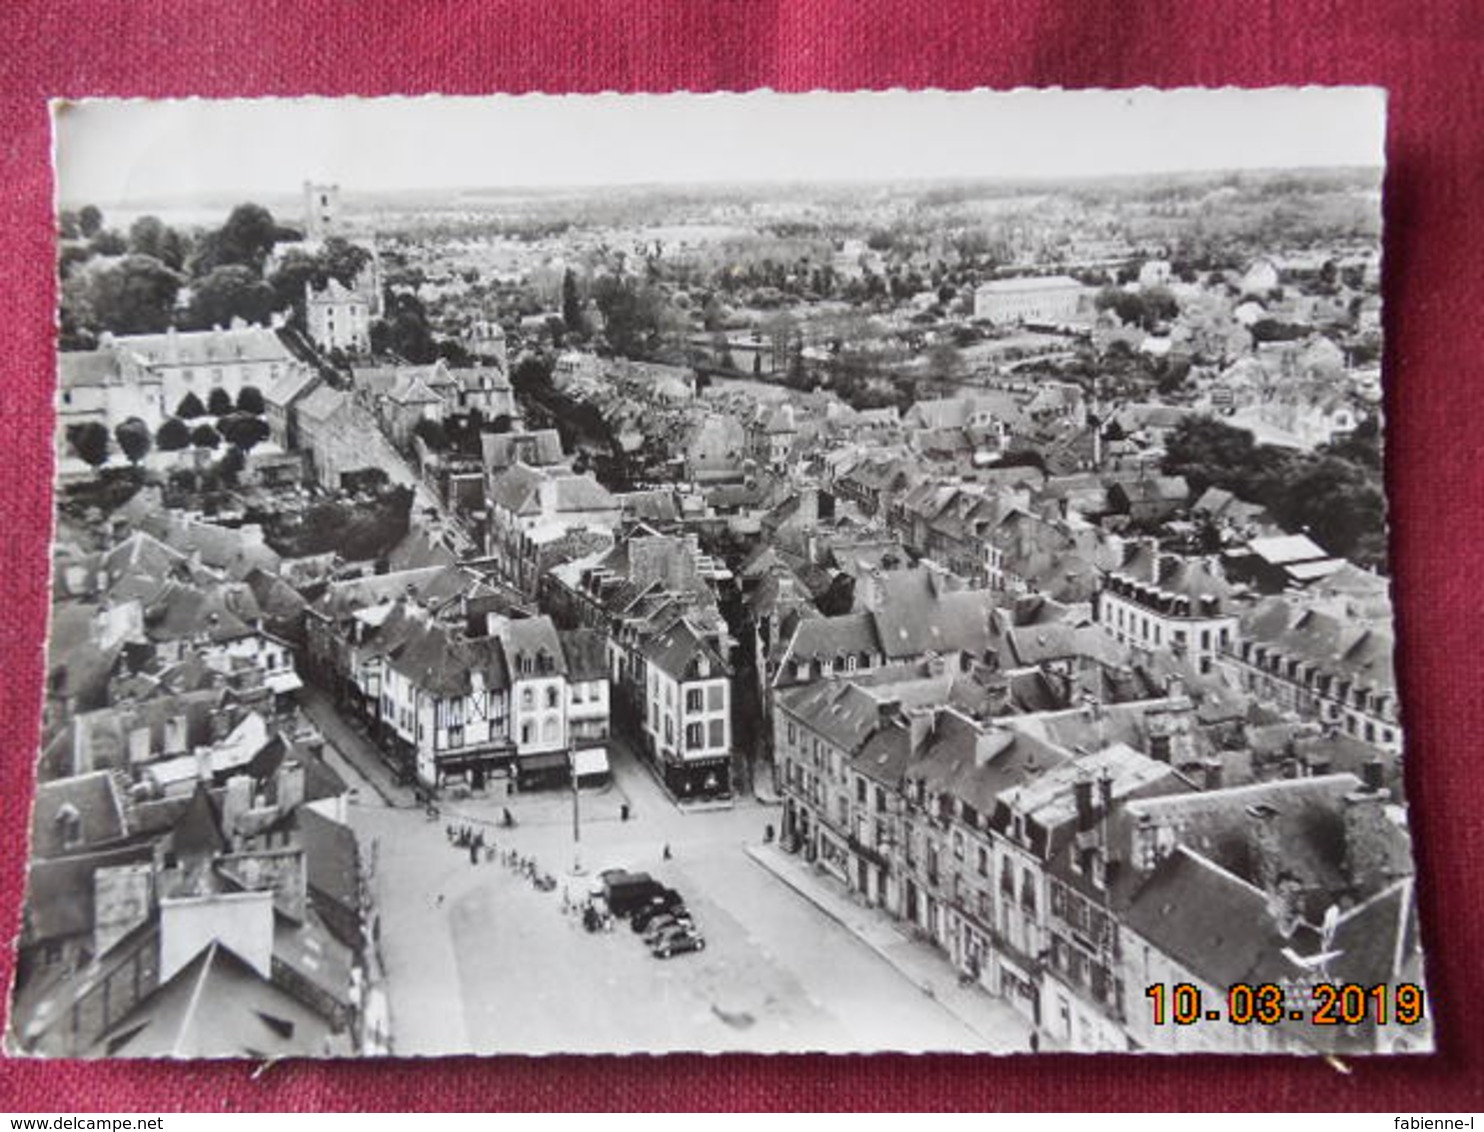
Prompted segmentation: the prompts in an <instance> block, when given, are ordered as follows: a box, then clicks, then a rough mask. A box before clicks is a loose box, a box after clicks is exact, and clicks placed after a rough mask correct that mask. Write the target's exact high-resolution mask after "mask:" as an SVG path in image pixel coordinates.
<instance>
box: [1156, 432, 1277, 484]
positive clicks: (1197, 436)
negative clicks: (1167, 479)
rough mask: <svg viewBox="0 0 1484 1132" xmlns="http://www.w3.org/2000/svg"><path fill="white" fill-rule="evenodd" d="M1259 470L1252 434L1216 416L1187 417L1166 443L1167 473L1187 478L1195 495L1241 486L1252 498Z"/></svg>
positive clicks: (1165, 469)
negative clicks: (1215, 488)
mask: <svg viewBox="0 0 1484 1132" xmlns="http://www.w3.org/2000/svg"><path fill="white" fill-rule="evenodd" d="M1259 470H1260V468H1259V456H1258V448H1257V444H1256V442H1255V441H1254V440H1253V438H1252V433H1250V432H1248V431H1247V430H1246V429H1244V428H1233V427H1232V426H1231V425H1229V424H1225V423H1223V422H1221V421H1218V420H1216V419H1215V418H1213V417H1187V418H1186V419H1185V420H1183V421H1181V422H1180V423H1179V424H1177V425H1176V426H1175V427H1174V428H1173V429H1172V430H1171V431H1170V435H1169V436H1168V437H1167V438H1166V440H1165V458H1164V472H1165V474H1166V475H1171V476H1184V477H1185V478H1186V480H1187V481H1188V482H1189V483H1190V490H1191V492H1192V493H1194V494H1195V495H1200V494H1201V493H1202V492H1203V491H1205V490H1206V488H1208V487H1210V486H1211V485H1212V484H1215V485H1216V486H1217V487H1223V488H1227V489H1228V490H1232V489H1233V488H1232V485H1233V484H1237V483H1240V484H1242V485H1243V486H1244V487H1246V488H1247V489H1248V490H1247V492H1246V493H1245V494H1247V496H1248V498H1251V494H1250V491H1251V485H1252V482H1253V481H1254V479H1255V477H1256V475H1257V473H1258V471H1259Z"/></svg>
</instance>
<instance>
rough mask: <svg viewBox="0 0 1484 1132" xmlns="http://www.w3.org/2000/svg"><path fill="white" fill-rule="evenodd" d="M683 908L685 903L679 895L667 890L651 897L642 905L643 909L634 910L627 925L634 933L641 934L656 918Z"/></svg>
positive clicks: (671, 889) (669, 889)
mask: <svg viewBox="0 0 1484 1132" xmlns="http://www.w3.org/2000/svg"><path fill="white" fill-rule="evenodd" d="M684 907H685V901H684V900H683V899H682V898H681V895H680V893H678V892H676V891H675V890H674V889H673V888H667V889H664V890H663V891H661V892H659V893H656V894H655V895H653V896H651V897H650V898H649V899H648V900H647V901H646V902H645V903H644V905H643V907H640V908H635V909H634V911H633V914H632V915H631V917H630V919H629V923H630V925H631V926H632V927H633V929H634V931H636V932H642V931H643V930H644V929H645V928H646V927H648V926H649V922H650V921H651V920H653V919H654V918H655V917H656V916H659V915H663V914H664V913H666V912H673V911H674V910H675V909H677V908H680V909H684Z"/></svg>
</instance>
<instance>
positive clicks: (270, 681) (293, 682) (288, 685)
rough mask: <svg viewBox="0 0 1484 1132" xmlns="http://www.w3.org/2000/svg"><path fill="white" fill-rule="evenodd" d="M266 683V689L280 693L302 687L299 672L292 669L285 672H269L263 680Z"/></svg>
mask: <svg viewBox="0 0 1484 1132" xmlns="http://www.w3.org/2000/svg"><path fill="white" fill-rule="evenodd" d="M263 683H264V684H266V685H268V690H269V691H272V692H277V693H279V694H282V693H284V692H297V691H298V690H299V689H300V688H302V687H304V681H302V680H300V679H299V674H298V673H297V672H295V671H294V670H293V669H290V670H289V671H287V672H270V673H269V674H268V675H267V676H266V677H265V678H264V680H263Z"/></svg>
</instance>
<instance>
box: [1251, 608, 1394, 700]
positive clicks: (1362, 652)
mask: <svg viewBox="0 0 1484 1132" xmlns="http://www.w3.org/2000/svg"><path fill="white" fill-rule="evenodd" d="M1242 637H1243V639H1244V640H1250V641H1253V642H1255V643H1258V644H1262V645H1264V646H1266V647H1267V648H1270V649H1275V650H1277V651H1279V652H1280V653H1282V655H1283V656H1284V657H1286V658H1292V659H1294V660H1297V661H1300V662H1302V663H1306V664H1310V665H1312V666H1313V667H1314V668H1316V669H1317V670H1318V671H1320V672H1323V673H1328V674H1330V675H1332V676H1334V677H1337V678H1339V679H1342V680H1350V681H1360V682H1363V683H1365V684H1368V685H1371V686H1373V687H1375V688H1377V689H1379V690H1382V691H1385V692H1390V691H1392V690H1393V689H1394V687H1395V683H1396V676H1395V671H1394V669H1393V663H1392V654H1393V650H1394V648H1395V640H1394V638H1393V636H1392V634H1391V631H1390V630H1389V629H1384V628H1379V627H1377V626H1376V625H1374V624H1372V623H1371V622H1369V621H1366V620H1359V619H1354V618H1348V617H1340V616H1338V615H1336V614H1334V613H1330V612H1328V611H1326V610H1323V609H1306V608H1304V607H1303V606H1301V605H1298V604H1296V603H1293V602H1290V601H1288V600H1287V599H1285V598H1282V597H1273V598H1269V599H1267V600H1266V601H1264V602H1262V603H1261V604H1260V605H1258V606H1257V607H1256V608H1255V609H1254V610H1253V611H1252V612H1251V613H1250V614H1249V615H1247V616H1246V617H1244V618H1243V619H1242Z"/></svg>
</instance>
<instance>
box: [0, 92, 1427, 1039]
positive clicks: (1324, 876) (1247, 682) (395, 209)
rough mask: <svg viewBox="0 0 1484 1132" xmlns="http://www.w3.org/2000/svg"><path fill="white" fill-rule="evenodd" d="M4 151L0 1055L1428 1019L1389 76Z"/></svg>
mask: <svg viewBox="0 0 1484 1132" xmlns="http://www.w3.org/2000/svg"><path fill="white" fill-rule="evenodd" d="M54 120H55V128H56V150H55V160H56V176H57V215H56V222H57V240H56V253H57V273H58V316H57V336H58V353H57V398H56V410H57V416H56V459H55V475H56V532H55V543H54V549H53V557H52V579H51V587H52V611H51V629H50V639H49V646H48V647H49V654H48V657H49V659H48V664H47V677H46V687H45V690H44V705H45V706H44V714H43V723H42V731H41V734H40V736H39V740H38V762H37V785H36V794H35V809H34V818H33V821H32V825H31V829H30V838H31V841H30V858H29V860H30V864H29V874H28V884H27V897H26V903H25V912H24V921H23V923H22V924H21V925H20V929H19V940H18V947H19V965H18V978H17V982H16V985H15V987H14V990H13V1006H12V1009H11V1011H10V1014H9V1018H10V1026H9V1033H8V1034H7V1045H8V1048H9V1049H10V1050H11V1051H12V1052H14V1053H16V1054H23V1055H31V1056H44V1057H87V1058H92V1057H127V1058H140V1057H173V1058H219V1057H241V1058H254V1059H265V1060H268V1059H274V1058H280V1057H298V1056H303V1057H321V1056H334V1057H341V1056H351V1055H363V1056H419V1055H437V1054H471V1053H472V1054H484V1053H528V1054H540V1053H551V1052H616V1053H626V1052H663V1051H708V1052H724V1051H743V1052H781V1051H829V1052H868V1051H887V1050H894V1051H959V1052H986V1053H1001V1054H1009V1053H1018V1054H1035V1053H1038V1052H1039V1053H1052V1052H1059V1051H1080V1052H1093V1051H1106V1052H1112V1051H1119V1052H1153V1053H1166V1054H1171V1053H1184V1052H1206V1053H1213V1052H1214V1053H1291V1054H1341V1055H1364V1054H1391V1053H1404V1052H1425V1051H1428V1050H1430V1049H1431V1048H1432V1026H1431V1017H1430V1004H1429V1003H1428V1001H1427V997H1426V989H1425V988H1426V983H1425V978H1424V973H1423V965H1422V954H1421V946H1420V942H1419V929H1418V922H1417V904H1416V900H1415V896H1414V876H1413V855H1412V844H1411V839H1410V835H1409V832H1408V817H1407V795H1406V785H1405V782H1406V777H1407V775H1406V773H1405V769H1404V764H1405V754H1404V752H1405V743H1404V740H1403V727H1402V716H1403V713H1402V711H1401V708H1400V705H1399V704H1398V697H1397V685H1396V681H1395V679H1394V676H1393V661H1392V654H1393V644H1394V634H1393V628H1392V601H1391V592H1390V581H1389V576H1388V566H1387V533H1386V504H1385V495H1384V492H1383V477H1382V453H1383V439H1384V433H1385V430H1384V428H1383V420H1382V409H1383V399H1382V390H1383V375H1382V354H1383V351H1382V289H1381V275H1382V273H1381V188H1382V180H1383V172H1384V137H1385V98H1384V94H1383V93H1382V92H1381V91H1378V90H1373V89H1361V88H1331V89H1318V88H1313V89H1272V90H1252V91H1243V90H1234V89H1226V90H1209V91H1207V90H1180V91H1167V92H1162V91H1155V90H1138V91H1081V92H1068V91H1018V92H1014V93H994V92H988V91H978V92H963V93H947V92H941V91H939V92H907V91H894V92H887V93H856V94H843V93H842V94H829V93H814V94H799V95H788V94H775V93H769V92H758V93H752V94H740V95H738V94H716V95H692V94H679V95H660V96H624V95H602V96H583V97H576V96H571V97H557V96H524V97H507V96H498V97H490V98H443V97H426V98H394V99H366V100H355V99H343V100H341V99H300V100H295V99H281V100H264V101H201V100H190V101H185V100H182V101H166V102H151V101H143V100H136V101H122V100H120V101H110V100H97V101H84V102H77V103H58V104H56V105H55V108H54ZM14 833H15V835H16V836H23V834H21V833H20V832H19V831H14Z"/></svg>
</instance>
